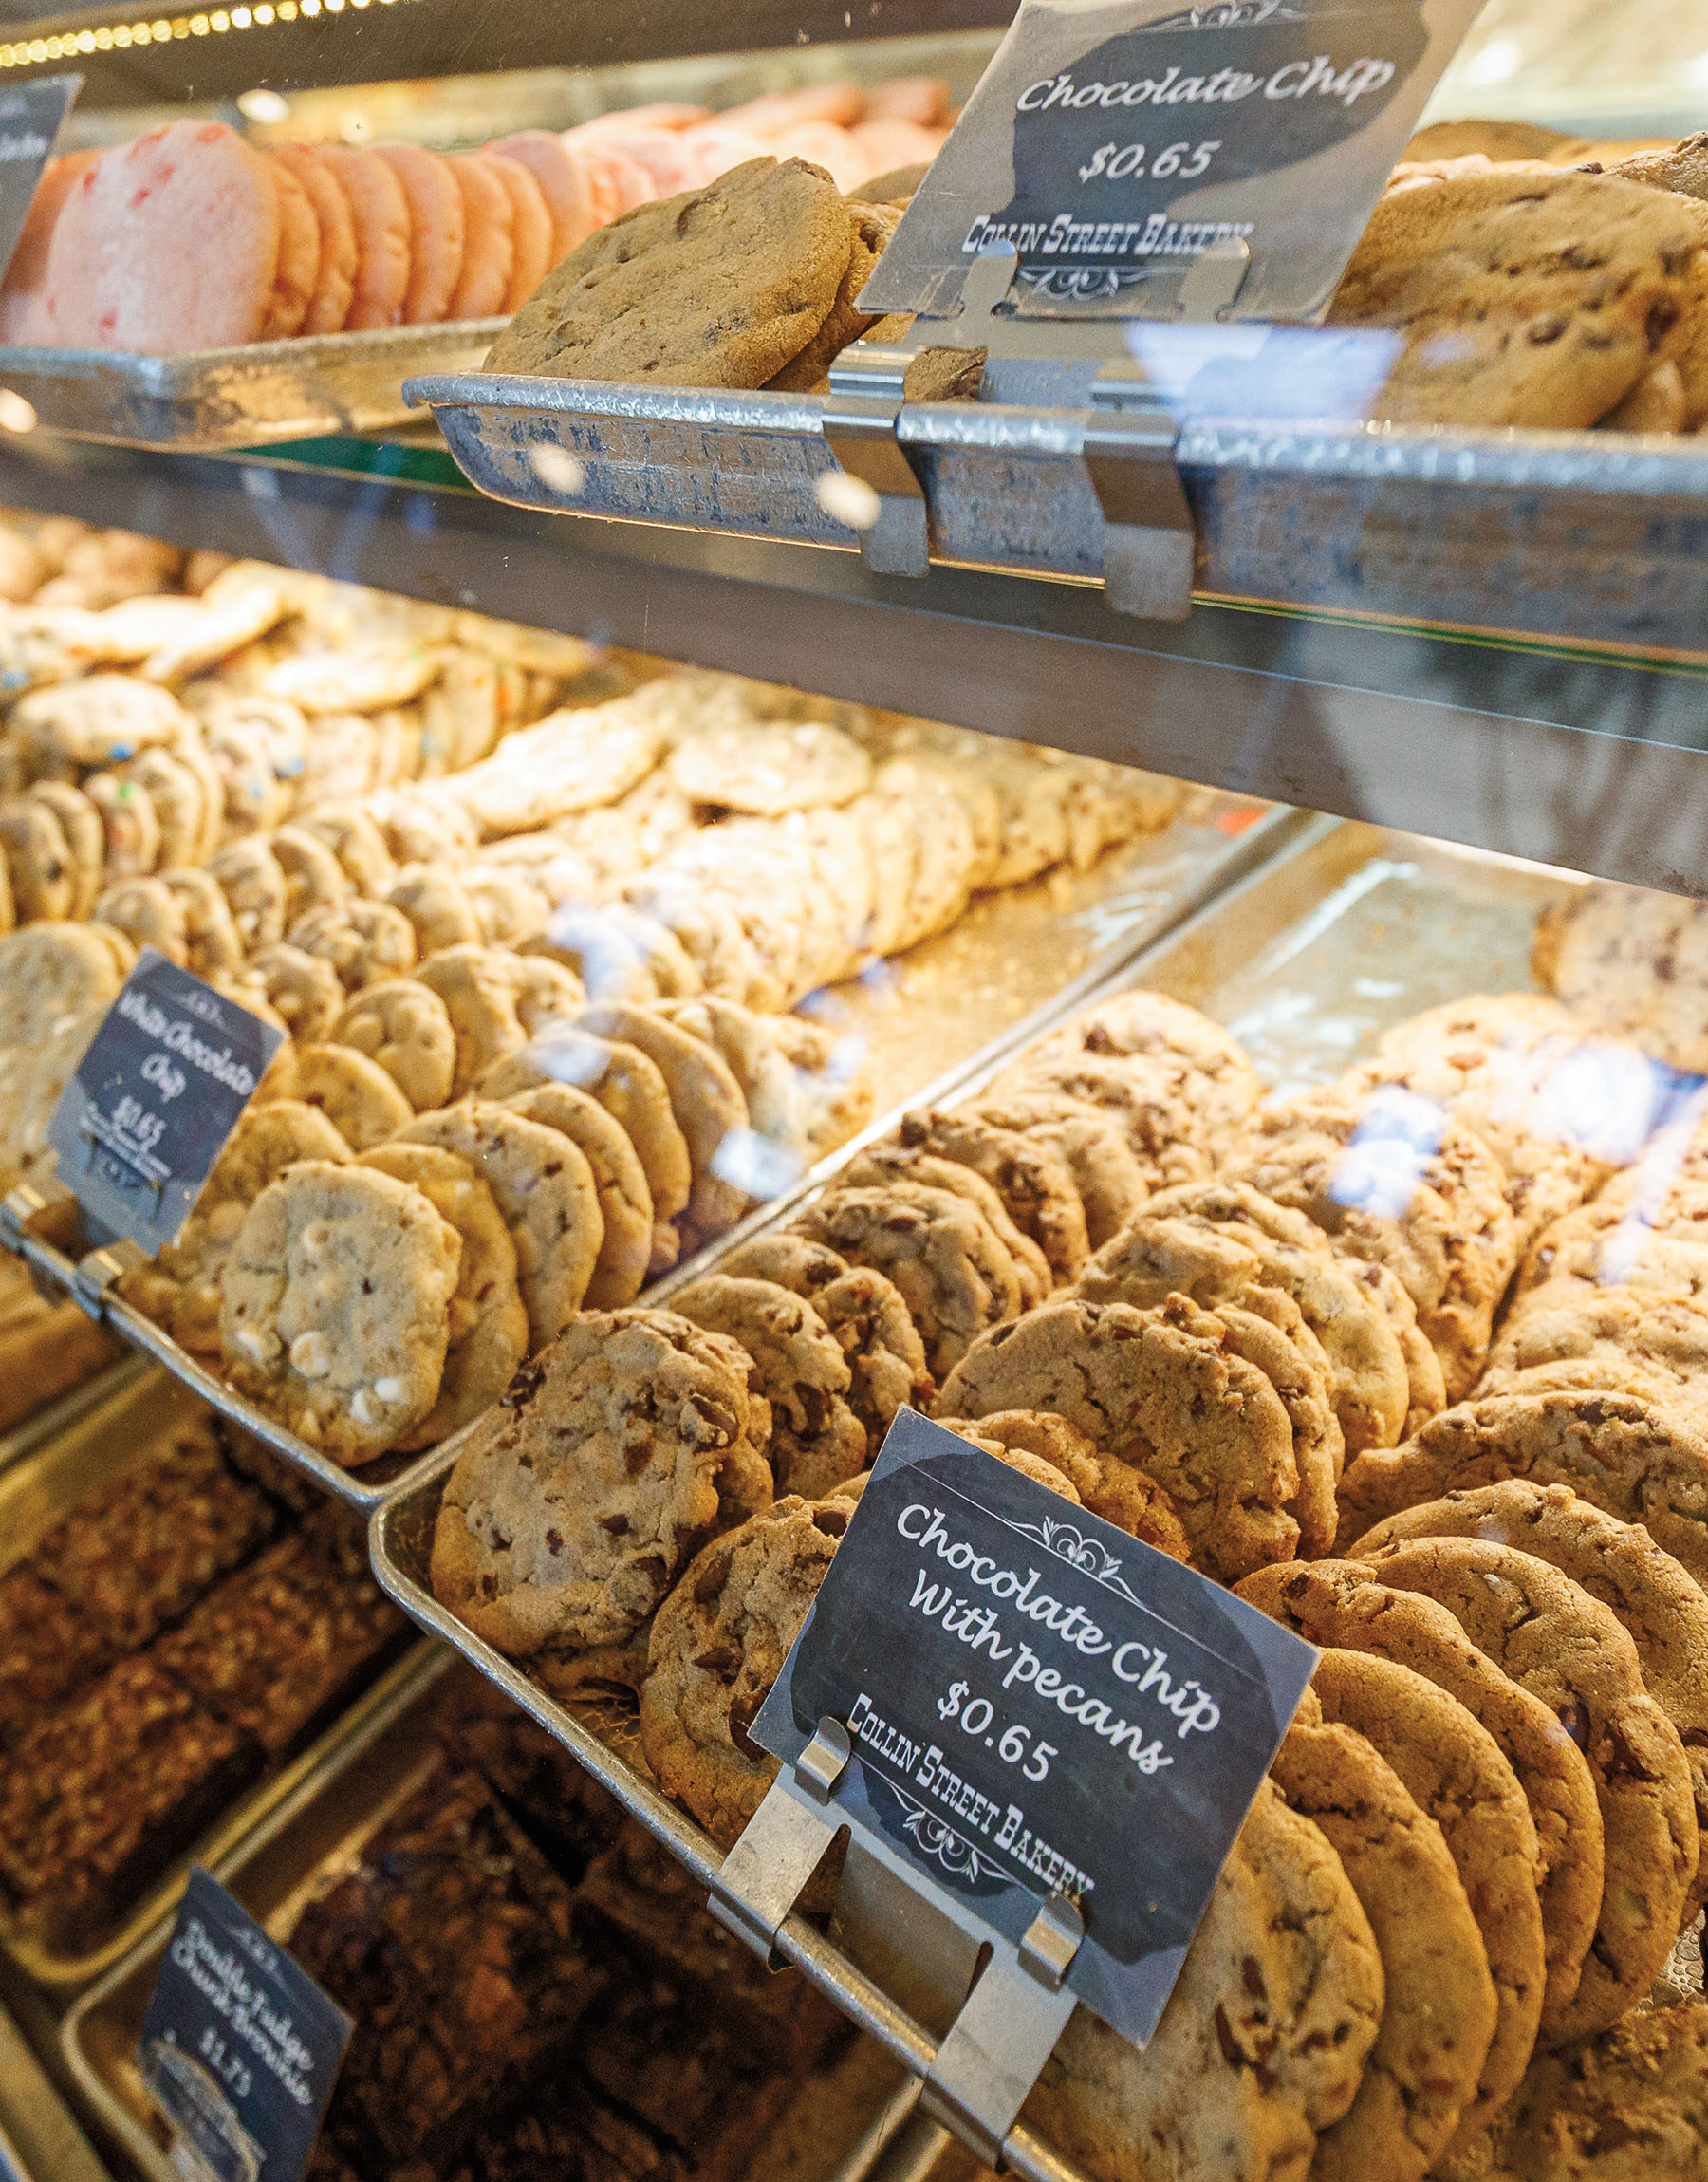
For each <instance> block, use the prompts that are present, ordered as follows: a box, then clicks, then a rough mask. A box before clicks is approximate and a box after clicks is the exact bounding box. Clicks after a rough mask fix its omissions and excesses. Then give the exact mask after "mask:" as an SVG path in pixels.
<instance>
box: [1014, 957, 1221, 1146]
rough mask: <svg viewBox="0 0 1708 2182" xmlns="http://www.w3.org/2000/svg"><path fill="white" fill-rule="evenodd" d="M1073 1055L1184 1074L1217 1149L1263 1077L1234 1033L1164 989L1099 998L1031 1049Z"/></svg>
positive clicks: (1041, 1054) (1043, 1054)
mask: <svg viewBox="0 0 1708 2182" xmlns="http://www.w3.org/2000/svg"><path fill="white" fill-rule="evenodd" d="M1075 1053H1085V1054H1098V1055H1100V1056H1102V1057H1103V1058H1105V1059H1120V1060H1128V1059H1132V1058H1135V1057H1140V1058H1143V1059H1146V1060H1153V1061H1160V1062H1161V1063H1162V1064H1163V1066H1164V1067H1165V1068H1168V1069H1171V1070H1174V1071H1175V1072H1178V1073H1179V1074H1180V1075H1182V1076H1185V1077H1189V1078H1190V1079H1191V1084H1192V1093H1191V1095H1192V1100H1193V1104H1194V1106H1195V1107H1196V1108H1197V1110H1198V1112H1199V1114H1200V1116H1201V1119H1202V1124H1203V1127H1204V1129H1205V1133H1206V1135H1207V1137H1208V1138H1209V1139H1210V1140H1211V1141H1213V1142H1215V1143H1216V1144H1217V1145H1218V1146H1221V1147H1226V1146H1228V1145H1230V1144H1231V1143H1232V1142H1233V1141H1234V1140H1235V1137H1237V1135H1238V1134H1239V1132H1240V1131H1241V1130H1242V1129H1243V1128H1245V1127H1246V1126H1247V1124H1248V1123H1249V1122H1250V1121H1251V1118H1252V1116H1253V1114H1254V1113H1255V1112H1256V1110H1257V1108H1258V1106H1259V1105H1260V1104H1261V1102H1262V1098H1263V1083H1262V1079H1261V1078H1260V1077H1259V1075H1258V1073H1257V1072H1256V1070H1255V1069H1254V1068H1253V1066H1252V1064H1251V1061H1250V1060H1249V1059H1248V1058H1247V1056H1246V1052H1245V1048H1244V1047H1243V1046H1242V1045H1241V1044H1240V1043H1239V1041H1238V1039H1237V1038H1235V1036H1234V1035H1233V1034H1232V1033H1231V1032H1229V1031H1225V1030H1224V1029H1223V1028H1222V1026H1221V1025H1220V1024H1219V1023H1218V1022H1216V1021H1215V1020H1214V1019H1213V1018H1212V1017H1211V1016H1206V1015H1204V1014H1202V1013H1201V1012H1200V1011H1199V1010H1198V1009H1197V1008H1191V1007H1188V1006H1187V1005H1186V1003H1185V1002H1184V1001H1183V1000H1174V999H1170V998H1169V997H1168V996H1167V994H1165V993H1144V992H1140V993H1124V994H1123V995H1122V996H1121V997H1120V998H1118V999H1112V1000H1100V1001H1099V1002H1098V1004H1097V1005H1096V1006H1095V1007H1092V1008H1087V1009H1086V1012H1085V1014H1084V1015H1082V1016H1078V1017H1076V1019H1075V1020H1074V1021H1073V1022H1071V1023H1068V1024H1067V1025H1066V1026H1065V1027H1064V1028H1063V1029H1061V1030H1059V1031H1052V1032H1051V1033H1050V1034H1049V1036H1048V1037H1046V1038H1044V1039H1042V1040H1040V1042H1039V1043H1038V1044H1037V1045H1036V1046H1034V1047H1033V1048H1032V1049H1031V1054H1034V1055H1036V1056H1038V1057H1040V1058H1043V1057H1045V1056H1049V1057H1050V1058H1053V1057H1054V1056H1055V1055H1056V1054H1075Z"/></svg>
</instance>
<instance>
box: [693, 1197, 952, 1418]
mask: <svg viewBox="0 0 1708 2182" xmlns="http://www.w3.org/2000/svg"><path fill="white" fill-rule="evenodd" d="M717 1269H718V1271H719V1272H720V1273H724V1274H727V1275H728V1276H729V1277H730V1278H732V1279H741V1280H774V1281H775V1282H776V1284H777V1286H778V1287H779V1288H788V1289H790V1290H792V1291H793V1293H794V1294H795V1295H797V1296H806V1297H807V1298H808V1300H809V1301H810V1303H811V1304H812V1307H813V1309H814V1310H815V1311H816V1312H817V1313H818V1315H819V1316H820V1317H821V1318H822V1319H823V1320H824V1322H825V1324H826V1326H827V1327H828V1328H829V1330H830V1332H831V1333H834V1334H835V1335H836V1338H837V1340H838V1342H839V1343H840V1344H841V1347H842V1352H843V1354H844V1355H845V1357H846V1358H847V1359H848V1370H849V1372H850V1373H851V1379H850V1383H849V1387H848V1407H849V1408H851V1409H852V1410H853V1412H854V1414H855V1415H856V1416H857V1417H858V1418H859V1419H860V1421H861V1423H862V1424H863V1426H864V1427H865V1430H866V1445H867V1448H868V1450H869V1452H870V1453H871V1454H872V1455H873V1456H876V1454H877V1452H878V1450H879V1448H880V1447H881V1446H882V1445H883V1438H884V1434H885V1433H886V1432H887V1431H888V1430H889V1428H890V1427H891V1425H893V1424H894V1423H895V1421H896V1412H897V1411H898V1410H899V1409H903V1408H912V1409H918V1410H919V1411H920V1412H921V1414H923V1413H924V1412H925V1411H927V1410H928V1409H929V1408H930V1407H931V1404H932V1400H933V1397H934V1396H935V1395H936V1393H937V1383H936V1381H935V1380H934V1379H933V1378H932V1376H931V1371H930V1367H929V1366H928V1365H927V1363H926V1360H925V1344H924V1342H923V1341H922V1340H921V1339H920V1337H919V1328H918V1327H917V1326H916V1325H915V1324H914V1322H913V1317H912V1315H911V1314H910V1313H909V1311H908V1308H907V1305H906V1303H905V1301H904V1300H903V1299H902V1296H901V1292H900V1289H899V1288H897V1287H896V1285H895V1283H894V1282H893V1281H892V1280H890V1279H888V1278H887V1277H885V1276H884V1275H883V1274H882V1273H880V1272H878V1271H876V1269H875V1268H873V1267H872V1266H869V1265H857V1266H850V1265H849V1264H848V1261H847V1259H845V1258H843V1257H841V1256H839V1255H838V1253H837V1252H836V1251H834V1250H831V1249H829V1248H827V1247H826V1245H825V1244H824V1243H822V1242H808V1240H807V1238H806V1237H805V1236H804V1235H787V1234H780V1235H756V1236H754V1237H753V1239H752V1241H750V1242H743V1243H741V1244H739V1245H738V1246H737V1247H736V1248H735V1249H734V1250H732V1251H731V1252H730V1253H729V1254H728V1255H727V1256H726V1257H723V1258H720V1259H718V1264H717Z"/></svg>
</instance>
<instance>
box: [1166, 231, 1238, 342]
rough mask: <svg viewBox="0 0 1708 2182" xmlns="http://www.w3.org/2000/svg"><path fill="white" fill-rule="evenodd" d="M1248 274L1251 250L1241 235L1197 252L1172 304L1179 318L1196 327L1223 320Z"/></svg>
mask: <svg viewBox="0 0 1708 2182" xmlns="http://www.w3.org/2000/svg"><path fill="white" fill-rule="evenodd" d="M1251 270H1252V246H1251V244H1250V243H1248V242H1247V241H1246V239H1245V237H1244V236H1243V235H1237V234H1225V235H1221V236H1219V237H1218V238H1217V239H1216V241H1215V242H1213V243H1211V244H1210V246H1209V247H1208V249H1206V250H1204V251H1202V252H1200V253H1199V254H1198V255H1197V257H1195V258H1194V259H1193V261H1192V264H1191V265H1190V266H1189V267H1188V269H1187V272H1186V277H1185V279H1184V280H1183V281H1181V283H1180V293H1179V299H1178V301H1177V304H1176V308H1177V309H1178V310H1179V314H1180V316H1181V317H1182V318H1186V319H1191V320H1192V321H1193V322H1194V323H1195V324H1197V325H1208V324H1209V323H1210V321H1211V320H1212V319H1219V318H1226V317H1227V315H1228V313H1229V311H1231V310H1232V309H1233V308H1234V306H1235V303H1237V302H1238V300H1239V291H1240V289H1242V288H1243V287H1244V286H1245V284H1246V274H1247V273H1248V272H1250V271H1251Z"/></svg>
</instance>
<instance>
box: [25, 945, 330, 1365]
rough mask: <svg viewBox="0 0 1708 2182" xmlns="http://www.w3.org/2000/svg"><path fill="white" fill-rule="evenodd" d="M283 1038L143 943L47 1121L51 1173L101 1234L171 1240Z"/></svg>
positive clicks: (158, 1242)
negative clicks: (54, 1164) (53, 1161)
mask: <svg viewBox="0 0 1708 2182" xmlns="http://www.w3.org/2000/svg"><path fill="white" fill-rule="evenodd" d="M284 1042H285V1034H284V1032H283V1031H281V1030H279V1029H277V1028H275V1026H274V1025H272V1024H271V1023H264V1022H263V1021H262V1020H261V1018H260V1016H251V1014H250V1012H249V1010H248V1009H247V1008H240V1007H238V1006H237V1005H236V1003H235V1002H234V1001H232V1000H229V999H227V998H226V997H225V995H224V994H223V993H216V992H215V991H214V990H213V986H212V985H209V984H206V983H204V982H203V980H202V979H200V978H196V977H193V976H192V975H191V973H190V972H189V971H188V970H180V969H179V968H178V967H177V966H176V963H173V962H169V961H168V960H166V958H165V957H164V956H163V955H159V954H157V953H156V952H155V950H154V949H153V948H152V947H144V948H143V950H142V953H141V955H140V956H139V959H138V961H137V966H136V968H135V969H134V970H133V971H132V972H131V974H130V976H129V978H128V979H126V980H125V984H124V990H123V991H122V992H121V994H120V995H119V998H117V999H116V1000H115V1001H114V1002H113V1005H112V1007H111V1008H110V1009H109V1010H108V1011H107V1016H106V1019H105V1021H104V1022H103V1023H102V1026H101V1028H100V1029H99V1030H98V1031H97V1032H96V1034H95V1036H94V1039H93V1041H92V1042H91V1044H90V1046H89V1049H88V1051H87V1053H85V1054H84V1057H83V1059H82V1060H81V1061H80V1062H79V1063H78V1065H77V1072H76V1073H75V1075H73V1076H72V1078H71V1080H70V1082H69V1083H68V1084H67V1085H66V1086H65V1091H64V1093H63V1095H62V1096H61V1099H60V1102H59V1105H58V1106H57V1107H56V1108H55V1109H54V1113H53V1119H52V1121H51V1122H50V1123H49V1124H48V1127H47V1141H48V1143H49V1144H50V1145H51V1146H52V1147H53V1148H54V1150H55V1151H56V1152H57V1153H58V1154H59V1179H60V1180H61V1181H62V1182H63V1183H64V1184H65V1185H66V1187H67V1188H69V1189H71V1190H74V1191H75V1192H76V1194H77V1198H78V1201H79V1202H80V1203H81V1204H82V1205H83V1208H84V1212H85V1213H87V1214H88V1215H89V1218H90V1220H91V1222H94V1223H95V1224H96V1225H97V1226H98V1227H99V1228H101V1229H102V1231H103V1233H104V1235H105V1236H108V1237H110V1236H113V1235H128V1236H129V1237H130V1238H131V1239H132V1240H133V1241H135V1242H137V1243H139V1244H140V1245H141V1247H142V1248H143V1249H144V1250H146V1251H149V1252H150V1253H152V1252H155V1251H158V1250H160V1249H163V1248H164V1247H165V1245H166V1244H167V1243H169V1242H172V1241H175V1240H176V1237H177V1233H178V1230H179V1229H180V1228H181V1227H182V1226H183V1224H184V1222H185V1221H186V1220H187V1219H188V1218H189V1215H190V1208H191V1206H192V1205H193V1204H194V1203H195V1200H196V1198H197V1196H198V1195H199V1194H200V1191H201V1186H202V1184H203V1183H204V1182H206V1181H207V1179H208V1172H209V1169H210V1168H211V1167H212V1166H213V1162H214V1161H215V1160H216V1159H217V1158H218V1156H219V1154H220V1151H221V1150H222V1149H223V1147H224V1146H225V1141H226V1139H227V1138H228V1137H229V1136H230V1135H231V1133H232V1129H234V1128H236V1126H237V1123H238V1121H239V1119H240V1118H241V1116H242V1113H243V1110H244V1108H245V1107H247V1106H248V1104H249V1102H250V1100H251V1098H252V1097H253V1096H254V1093H255V1090H256V1087H257V1086H258V1085H259V1083H260V1081H261V1078H262V1076H263V1075H264V1074H265V1073H266V1072H267V1065H268V1063H269V1061H270V1060H271V1059H272V1057H273V1055H274V1054H276V1053H277V1052H278V1050H279V1048H280V1047H281V1046H282V1045H283V1044H284ZM315 1337H316V1338H318V1336H315ZM256 1361H257V1362H262V1361H265V1359H264V1358H260V1357H258V1358H257V1359H256Z"/></svg>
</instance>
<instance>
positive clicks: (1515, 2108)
mask: <svg viewBox="0 0 1708 2182" xmlns="http://www.w3.org/2000/svg"><path fill="white" fill-rule="evenodd" d="M1486 2152H1487V2160H1486V2163H1484V2164H1483V2165H1481V2166H1480V2167H1478V2168H1477V2170H1476V2182H1659V2178H1660V2177H1661V2176H1662V2175H1664V2176H1665V2177H1666V2182H1708V2007H1704V2006H1703V2005H1702V2004H1701V2003H1700V2002H1699V2001H1688V2002H1683V2003H1680V2005H1678V2006H1675V2007H1664V2008H1656V2009H1654V2010H1653V2011H1652V2012H1651V2013H1644V2014H1634V2015H1629V2016H1626V2017H1625V2019H1624V2022H1623V2023H1616V2024H1615V2025H1614V2026H1613V2028H1612V2029H1611V2030H1608V2031H1604V2032H1603V2033H1602V2035H1601V2037H1599V2038H1597V2039H1592V2040H1588V2041H1587V2042H1585V2043H1584V2044H1582V2045H1578V2046H1572V2047H1570V2048H1569V2049H1568V2050H1567V2051H1566V2052H1564V2053H1550V2054H1538V2056H1537V2057H1536V2060H1535V2061H1534V2063H1533V2064H1532V2068H1531V2072H1530V2074H1529V2076H1528V2077H1526V2079H1525V2080H1524V2085H1523V2088H1522V2089H1521V2090H1520V2091H1519V2094H1518V2096H1517V2097H1516V2098H1514V2099H1513V2102H1512V2104H1511V2105H1510V2106H1509V2107H1508V2108H1507V2110H1506V2112H1505V2113H1504V2114H1503V2115H1501V2116H1500V2117H1499V2118H1498V2119H1497V2120H1496V2121H1495V2126H1494V2128H1493V2129H1492V2131H1491V2132H1490V2135H1489V2141H1488V2144H1487V2146H1486ZM1452 2182H1457V2175H1456V2176H1455V2177H1453V2178H1452Z"/></svg>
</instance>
